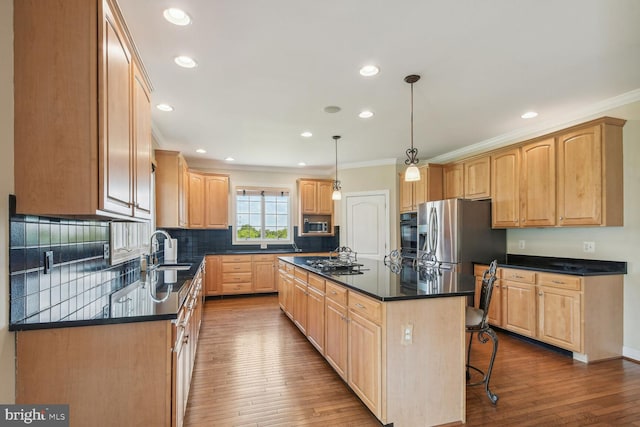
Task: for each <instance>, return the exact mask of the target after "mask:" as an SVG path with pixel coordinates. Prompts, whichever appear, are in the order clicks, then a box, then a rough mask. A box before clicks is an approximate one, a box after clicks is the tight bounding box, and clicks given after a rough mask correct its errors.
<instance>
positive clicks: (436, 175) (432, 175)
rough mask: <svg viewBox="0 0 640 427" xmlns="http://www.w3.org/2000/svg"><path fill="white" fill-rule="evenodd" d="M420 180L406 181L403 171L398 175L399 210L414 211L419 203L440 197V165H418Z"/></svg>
mask: <svg viewBox="0 0 640 427" xmlns="http://www.w3.org/2000/svg"><path fill="white" fill-rule="evenodd" d="M418 169H419V170H420V181H413V182H411V181H410V182H407V181H405V180H404V173H401V174H399V175H398V180H399V183H400V187H399V189H400V197H399V200H400V212H401V213H403V212H415V211H416V210H417V209H418V205H419V204H420V203H424V202H428V201H431V200H440V199H442V166H441V165H437V164H429V165H426V166H420V167H419V168H418Z"/></svg>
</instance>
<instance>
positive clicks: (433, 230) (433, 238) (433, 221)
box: [428, 207, 438, 255]
mask: <svg viewBox="0 0 640 427" xmlns="http://www.w3.org/2000/svg"><path fill="white" fill-rule="evenodd" d="M428 237H429V252H430V253H431V254H433V255H435V253H436V249H437V247H438V213H437V211H436V208H434V207H432V208H431V212H430V213H429V236H428Z"/></svg>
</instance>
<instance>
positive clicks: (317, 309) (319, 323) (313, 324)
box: [307, 286, 325, 354]
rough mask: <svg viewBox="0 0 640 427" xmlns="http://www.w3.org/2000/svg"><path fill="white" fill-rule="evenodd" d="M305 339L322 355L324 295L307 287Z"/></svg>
mask: <svg viewBox="0 0 640 427" xmlns="http://www.w3.org/2000/svg"><path fill="white" fill-rule="evenodd" d="M307 293H308V298H307V338H308V339H309V341H310V342H311V344H313V346H314V347H315V348H316V349H317V350H318V351H319V352H320V354H324V323H325V313H324V293H322V292H320V291H319V290H317V289H314V288H313V287H311V286H309V287H307Z"/></svg>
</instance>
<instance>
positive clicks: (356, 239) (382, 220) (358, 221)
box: [345, 193, 389, 260]
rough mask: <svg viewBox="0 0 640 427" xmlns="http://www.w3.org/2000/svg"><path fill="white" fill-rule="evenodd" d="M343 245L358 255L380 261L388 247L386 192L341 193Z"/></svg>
mask: <svg viewBox="0 0 640 427" xmlns="http://www.w3.org/2000/svg"><path fill="white" fill-rule="evenodd" d="M345 199H346V200H345V202H346V203H345V209H346V212H345V214H346V215H345V216H346V218H345V219H346V222H345V224H346V230H345V231H346V233H345V236H346V238H345V244H346V246H348V247H350V248H351V249H352V250H353V251H355V252H357V253H358V257H363V258H373V259H379V260H382V259H383V258H384V256H385V254H386V251H387V247H388V246H389V219H388V218H389V213H388V210H387V194H384V193H357V194H347V195H345Z"/></svg>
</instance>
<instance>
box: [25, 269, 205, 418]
mask: <svg viewBox="0 0 640 427" xmlns="http://www.w3.org/2000/svg"><path fill="white" fill-rule="evenodd" d="M204 274H205V273H204V272H203V271H202V270H201V269H200V270H199V271H198V273H197V274H196V276H195V277H194V278H193V280H192V281H191V286H190V288H189V289H188V290H187V298H186V300H185V303H184V304H183V306H182V308H181V309H180V311H179V313H178V316H177V319H174V320H156V321H145V322H132V323H117V324H101V325H95V326H78V327H66V328H54V329H39V330H32V331H20V332H18V333H17V334H16V358H17V363H16V402H17V403H18V404H39V403H41V402H65V403H67V404H69V410H70V419H72V420H73V424H72V425H74V426H75V425H79V426H96V427H111V426H130V425H140V426H161V427H181V426H182V421H183V418H184V410H185V407H186V402H187V398H188V395H189V385H190V382H191V375H192V372H193V362H194V357H195V354H196V350H197V342H198V337H199V330H200V327H201V322H202V291H203V288H202V280H201V279H202V278H203V275H204ZM43 348H46V357H42V355H43V350H42V349H43ZM125 349H126V350H125ZM116 409H117V410H116Z"/></svg>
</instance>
